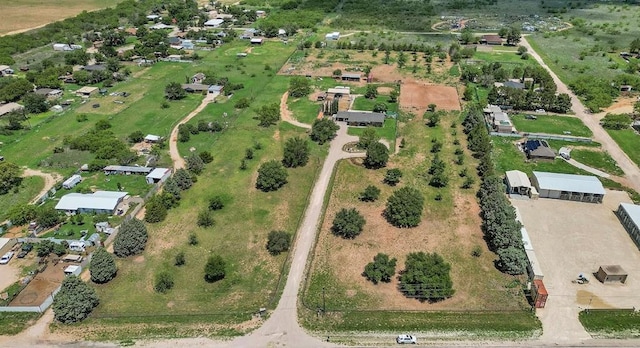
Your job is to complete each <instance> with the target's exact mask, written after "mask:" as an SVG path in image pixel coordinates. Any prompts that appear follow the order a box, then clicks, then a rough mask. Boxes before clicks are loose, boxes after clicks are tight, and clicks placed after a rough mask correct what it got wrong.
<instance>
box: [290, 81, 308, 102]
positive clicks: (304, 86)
mask: <svg viewBox="0 0 640 348" xmlns="http://www.w3.org/2000/svg"><path fill="white" fill-rule="evenodd" d="M309 93H311V83H310V82H309V79H307V78H306V77H303V76H294V77H293V78H291V81H289V95H291V96H292V97H294V98H300V97H304V96H306V95H308V94H309Z"/></svg>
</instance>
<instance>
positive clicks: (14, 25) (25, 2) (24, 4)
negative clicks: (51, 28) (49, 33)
mask: <svg viewBox="0 0 640 348" xmlns="http://www.w3.org/2000/svg"><path fill="white" fill-rule="evenodd" d="M120 1H121V0H84V1H81V0H58V1H41V0H20V1H9V0H0V13H2V14H4V16H3V20H2V21H0V34H2V35H9V34H16V33H18V32H23V31H26V30H29V29H32V28H37V27H41V26H44V25H47V24H49V23H51V22H55V21H58V20H61V19H65V18H68V17H73V16H75V15H77V14H79V13H80V12H82V11H93V10H98V9H101V8H105V7H109V6H113V5H115V4H117V3H119V2H120ZM8 14H10V15H8Z"/></svg>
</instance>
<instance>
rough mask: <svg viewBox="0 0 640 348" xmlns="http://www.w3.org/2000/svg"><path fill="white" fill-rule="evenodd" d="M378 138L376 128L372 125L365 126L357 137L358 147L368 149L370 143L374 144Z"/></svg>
mask: <svg viewBox="0 0 640 348" xmlns="http://www.w3.org/2000/svg"><path fill="white" fill-rule="evenodd" d="M378 140H380V136H379V135H378V132H376V129H375V128H373V127H367V128H365V129H364V131H362V134H361V135H360V137H359V138H358V147H359V148H361V149H368V148H369V146H370V145H371V144H375V143H377V142H378Z"/></svg>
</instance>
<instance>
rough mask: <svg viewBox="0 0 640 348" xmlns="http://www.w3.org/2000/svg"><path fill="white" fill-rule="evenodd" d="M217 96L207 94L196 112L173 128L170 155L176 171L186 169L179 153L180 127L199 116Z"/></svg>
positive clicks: (170, 138) (170, 137)
mask: <svg viewBox="0 0 640 348" xmlns="http://www.w3.org/2000/svg"><path fill="white" fill-rule="evenodd" d="M217 96H218V93H207V95H206V96H205V97H204V99H202V102H201V103H200V105H198V107H197V108H196V109H195V110H193V111H191V113H190V114H189V115H187V116H185V118H183V119H182V120H180V122H178V124H177V125H176V126H175V127H173V130H171V135H170V136H169V154H170V155H171V161H172V162H173V169H174V170H178V169H180V168H184V166H185V161H184V158H182V157H181V156H180V152H179V151H178V127H180V125H181V124H185V123H187V122H189V120H191V119H192V118H194V117H195V116H196V115H197V114H199V113H200V111H202V110H203V109H204V108H205V106H207V105H208V104H209V102H211V101H213V100H214V99H215V98H216V97H217Z"/></svg>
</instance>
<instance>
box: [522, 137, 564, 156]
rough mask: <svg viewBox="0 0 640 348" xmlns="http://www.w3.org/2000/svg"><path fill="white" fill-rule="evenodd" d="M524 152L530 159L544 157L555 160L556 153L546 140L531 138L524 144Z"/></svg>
mask: <svg viewBox="0 0 640 348" xmlns="http://www.w3.org/2000/svg"><path fill="white" fill-rule="evenodd" d="M522 147H523V149H524V152H525V153H526V154H527V158H528V159H542V160H552V161H553V160H554V159H555V158H556V153H555V151H553V149H552V148H551V147H549V143H547V142H546V141H544V140H539V139H530V140H527V141H525V142H524V144H523V146H522Z"/></svg>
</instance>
